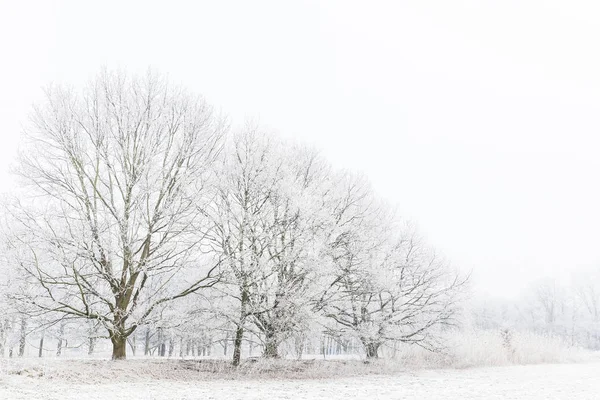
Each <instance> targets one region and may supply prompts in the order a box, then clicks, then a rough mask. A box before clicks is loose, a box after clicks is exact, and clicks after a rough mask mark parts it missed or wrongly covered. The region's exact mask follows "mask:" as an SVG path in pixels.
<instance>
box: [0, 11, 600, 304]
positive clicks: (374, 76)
mask: <svg viewBox="0 0 600 400" xmlns="http://www.w3.org/2000/svg"><path fill="white" fill-rule="evenodd" d="M597 4H598V3H597V2H595V1H587V2H586V1H566V0H565V1H549V0H544V1H542V0H540V1H526V2H524V1H517V0H514V1H513V0H503V1H484V0H473V1H451V2H450V1H446V0H440V1H418V0H415V1H388V2H382V1H372V0H369V1H367V0H364V1H362V2H353V1H337V2H333V1H320V2H319V1H311V2H309V1H281V0H279V1H277V0H273V1H251V2H250V1H222V0H221V1H216V0H215V1H187V2H183V1H161V2H155V1H22V0H21V1H16V0H14V1H11V0H0V132H1V135H2V136H1V138H2V146H0V159H1V160H2V163H1V165H0V169H1V171H2V174H0V188H1V189H2V190H7V189H8V188H9V180H10V178H9V176H8V174H7V173H5V172H4V171H5V170H7V169H8V165H9V162H10V158H11V157H12V154H13V153H14V149H15V147H16V142H17V140H18V136H19V133H20V131H21V126H22V124H23V123H24V122H25V121H26V116H27V113H28V111H29V109H30V106H31V103H32V102H33V101H35V99H36V98H38V97H39V96H40V93H41V91H40V88H41V87H42V86H44V85H46V84H48V83H49V82H52V81H56V82H69V83H73V84H75V85H77V84H79V83H81V82H82V81H84V80H87V79H88V78H90V77H92V76H94V75H95V74H96V73H97V72H98V71H99V68H100V67H101V66H102V65H106V66H108V67H124V68H126V69H127V70H129V71H134V72H135V71H144V70H146V69H147V67H148V66H152V67H154V68H156V69H158V70H159V71H162V72H166V73H168V74H169V75H170V76H171V77H172V78H173V79H174V80H176V81H178V82H181V83H183V84H184V85H185V86H187V87H189V88H190V89H192V90H194V91H197V92H200V93H202V94H204V95H205V96H206V97H207V99H208V100H209V101H210V102H211V103H213V104H215V105H217V106H218V107H220V108H221V109H222V110H223V111H224V112H226V113H228V114H229V115H231V117H232V118H233V120H234V121H235V122H240V121H243V120H244V118H255V119H258V120H259V121H260V122H261V123H263V124H265V125H268V126H269V127H270V128H272V129H273V130H276V131H278V132H279V133H281V134H282V135H285V136H290V137H295V138H298V139H300V140H302V141H305V142H308V143H312V144H314V145H316V146H317V147H318V148H320V149H322V150H323V152H324V153H325V154H326V155H327V156H328V157H329V159H330V160H331V161H332V162H334V164H336V165H338V166H342V167H349V168H352V169H355V170H360V171H363V172H364V173H366V174H367V175H368V176H369V177H370V178H371V179H372V181H373V182H374V185H375V187H376V189H377V190H378V191H379V192H380V193H381V194H382V195H384V196H385V197H387V198H388V199H390V200H391V201H393V202H397V203H398V204H399V209H400V211H401V212H402V214H403V215H405V216H407V217H409V218H411V219H413V220H415V221H416V222H417V223H418V226H419V227H420V230H421V231H422V232H423V233H424V234H425V236H426V237H427V238H428V240H429V241H430V242H431V243H432V244H433V245H435V246H436V247H437V248H439V249H441V250H442V251H443V252H444V253H445V254H446V255H447V256H448V258H450V259H451V261H452V262H453V264H455V265H456V266H459V267H461V268H463V269H465V270H471V269H472V270H473V273H474V286H475V288H476V289H477V290H478V291H479V292H480V293H490V294H493V295H503V294H504V295H507V296H513V295H515V294H517V293H518V292H519V291H521V290H523V289H524V288H525V287H526V286H527V285H528V284H530V283H531V282H533V281H535V280H536V279H539V278H542V277H547V276H549V277H555V278H558V279H566V278H568V276H569V275H570V273H571V271H574V270H575V269H578V268H588V267H590V266H598V265H600V187H599V180H598V176H599V172H600V157H599V156H598V153H599V151H600V146H599V145H600V135H599V133H600V129H599V128H600V113H599V111H600V110H599V108H600V51H599V46H598V44H599V43H598V41H599V40H600V24H598V21H599V20H600V8H599V5H597Z"/></svg>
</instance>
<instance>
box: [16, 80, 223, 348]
mask: <svg viewBox="0 0 600 400" xmlns="http://www.w3.org/2000/svg"><path fill="white" fill-rule="evenodd" d="M224 130H225V125H224V123H223V120H222V119H219V118H218V117H217V116H215V114H214V112H213V111H212V109H211V107H209V106H208V105H207V104H206V103H205V102H204V100H203V99H201V98H199V97H196V96H192V95H189V94H187V93H186V92H185V91H184V90H182V89H181V88H179V87H176V86H173V85H171V84H170V83H169V82H167V81H166V80H165V79H164V78H161V77H160V76H156V75H155V74H152V73H148V74H147V75H146V76H144V77H130V76H127V75H125V74H121V73H113V72H107V71H105V72H103V73H101V74H100V75H99V76H98V78H97V79H95V80H94V81H92V82H91V83H90V84H89V86H88V87H87V88H86V89H85V90H84V91H82V92H81V93H76V92H75V91H73V90H70V89H65V88H62V87H52V88H50V89H48V90H47V92H46V102H45V103H44V104H43V105H41V106H38V107H35V108H34V112H33V116H32V127H31V129H29V130H28V131H27V133H26V143H25V146H26V147H25V151H24V152H23V153H22V155H21V159H20V165H19V167H18V170H17V172H18V174H19V175H20V176H21V177H22V178H23V181H24V183H25V184H26V186H25V188H24V189H23V191H22V193H21V194H20V201H18V202H17V203H16V204H15V205H14V207H12V209H11V211H12V215H13V217H14V220H15V223H18V224H19V225H20V227H21V231H22V232H25V233H24V234H22V235H18V236H17V237H13V244H14V246H15V247H20V248H21V252H20V256H21V257H20V264H21V265H22V267H23V268H24V269H25V270H26V271H27V272H28V273H29V274H30V275H31V276H32V277H34V278H35V279H36V281H37V282H38V283H39V284H40V285H41V287H42V288H43V290H44V296H43V297H36V298H34V299H32V300H31V301H32V302H33V303H34V304H35V305H36V306H37V307H39V308H41V309H43V310H46V311H51V312H60V313H64V314H68V315H70V316H73V317H80V318H86V319H92V320H96V321H98V322H99V323H101V324H102V325H103V326H104V327H105V328H106V329H107V331H108V336H109V338H110V340H111V341H112V345H113V353H112V358H113V359H124V358H125V357H126V339H127V337H128V336H129V335H131V334H132V333H133V332H134V331H135V330H136V328H137V327H138V326H140V325H142V324H145V323H148V322H149V321H151V320H152V317H153V315H154V312H155V311H156V309H157V308H160V307H162V306H163V305H164V304H165V303H166V302H169V301H171V300H174V299H177V298H180V297H183V296H186V295H188V294H190V293H194V292H196V291H198V290H200V289H203V288H206V287H209V286H212V285H213V284H214V283H215V282H216V280H217V277H216V275H215V273H216V271H217V270H218V260H214V259H211V258H209V257H207V256H206V255H204V253H203V252H202V241H203V237H202V234H201V232H202V229H200V228H199V225H200V224H201V221H200V220H199V215H198V214H197V212H196V208H195V207H196V205H197V204H198V199H199V198H202V197H203V196H204V183H205V177H206V175H207V171H208V170H209V168H210V166H211V164H212V163H213V161H214V159H215V157H216V156H217V155H218V153H219V151H220V146H221V138H222V136H223V133H224ZM182 272H185V274H183V273H182Z"/></svg>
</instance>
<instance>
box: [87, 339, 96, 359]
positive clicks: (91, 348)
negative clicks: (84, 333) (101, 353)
mask: <svg viewBox="0 0 600 400" xmlns="http://www.w3.org/2000/svg"><path fill="white" fill-rule="evenodd" d="M95 345H96V338H94V337H90V338H88V356H91V355H92V354H93V353H94V347H95Z"/></svg>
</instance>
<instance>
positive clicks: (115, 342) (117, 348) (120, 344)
mask: <svg viewBox="0 0 600 400" xmlns="http://www.w3.org/2000/svg"><path fill="white" fill-rule="evenodd" d="M110 341H111V342H112V346H113V348H112V359H113V360H125V359H126V358H127V338H126V337H124V336H123V335H122V334H120V333H118V332H115V333H112V334H111V336H110Z"/></svg>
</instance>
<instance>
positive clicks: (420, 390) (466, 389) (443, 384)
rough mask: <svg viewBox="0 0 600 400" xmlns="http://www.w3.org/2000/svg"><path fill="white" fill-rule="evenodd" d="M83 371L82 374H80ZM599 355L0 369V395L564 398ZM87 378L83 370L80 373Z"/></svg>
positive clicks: (588, 375)
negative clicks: (342, 373) (268, 373)
mask: <svg viewBox="0 0 600 400" xmlns="http://www.w3.org/2000/svg"><path fill="white" fill-rule="evenodd" d="M83 375H86V374H83ZM599 376H600V362H589V363H581V364H549V365H529V366H509V367H489V368H473V369H463V370H422V371H416V372H412V373H408V372H405V373H399V374H396V375H393V376H385V375H370V376H363V377H354V378H336V379H305V380H290V379H284V380H282V379H259V378H255V379H241V380H225V379H216V380H207V379H200V380H197V381H191V380H186V381H180V380H171V379H168V380H165V379H161V378H160V377H154V378H143V377H142V378H140V379H135V380H133V381H131V382H127V381H123V379H121V380H119V382H117V383H108V382H106V381H105V380H101V381H100V382H96V383H88V384H86V383H77V382H75V381H73V379H72V377H69V378H64V379H61V378H60V377H56V376H54V377H52V376H44V377H40V376H33V375H27V374H21V375H16V374H7V373H4V374H0V399H14V400H17V399H28V400H31V399H57V400H58V399H61V400H62V399H102V400H106V399H127V400H132V399H144V400H146V399H178V400H183V399H190V400H191V399H214V400H218V399H227V400H235V399H385V400H388V399H422V400H430V399H444V400H454V399H456V400H458V399H460V400H468V399H486V400H488V399H489V400H491V399H519V400H533V399H535V400H537V399H544V400H549V399H565V400H567V399H568V400H579V399H585V400H592V399H598V398H600V378H599ZM86 380H87V378H86Z"/></svg>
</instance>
